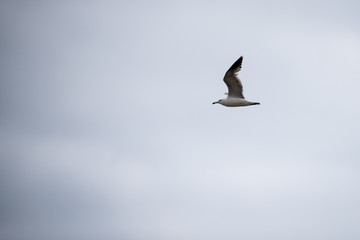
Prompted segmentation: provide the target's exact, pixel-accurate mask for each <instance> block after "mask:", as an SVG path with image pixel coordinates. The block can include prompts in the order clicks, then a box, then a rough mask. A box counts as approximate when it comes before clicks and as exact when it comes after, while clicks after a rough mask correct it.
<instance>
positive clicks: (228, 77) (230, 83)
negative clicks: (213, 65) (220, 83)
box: [224, 56, 244, 98]
mask: <svg viewBox="0 0 360 240" xmlns="http://www.w3.org/2000/svg"><path fill="white" fill-rule="evenodd" d="M242 60H243V57H242V56H241V57H240V58H239V59H238V60H237V61H236V62H235V63H234V64H233V65H232V66H231V67H230V68H229V70H227V72H226V73H225V76H224V82H225V84H226V86H227V87H228V89H229V93H228V96H229V97H237V98H244V95H243V86H242V84H241V81H240V79H239V78H238V76H237V73H238V72H239V71H240V70H241V64H242Z"/></svg>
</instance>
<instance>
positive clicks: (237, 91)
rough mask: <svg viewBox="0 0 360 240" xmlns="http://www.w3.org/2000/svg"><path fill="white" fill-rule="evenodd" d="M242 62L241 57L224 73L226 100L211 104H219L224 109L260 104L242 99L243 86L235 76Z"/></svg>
mask: <svg viewBox="0 0 360 240" xmlns="http://www.w3.org/2000/svg"><path fill="white" fill-rule="evenodd" d="M242 60H243V57H242V56H241V57H240V58H239V59H238V60H237V61H236V62H235V63H234V64H233V65H232V66H231V67H230V68H229V70H227V72H226V73H225V76H224V82H225V84H226V86H227V87H228V93H225V94H226V95H227V98H224V99H220V100H219V101H217V102H213V104H215V103H220V104H221V105H224V106H226V107H244V106H250V105H259V104H260V103H258V102H251V101H248V100H246V99H245V98H244V95H243V86H242V84H241V82H240V79H239V78H238V76H237V73H238V72H239V71H240V70H241V64H242Z"/></svg>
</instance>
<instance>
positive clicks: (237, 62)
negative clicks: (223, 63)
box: [229, 56, 243, 70]
mask: <svg viewBox="0 0 360 240" xmlns="http://www.w3.org/2000/svg"><path fill="white" fill-rule="evenodd" d="M242 60H243V56H241V57H239V59H238V60H236V62H234V64H233V65H231V67H230V68H229V70H234V69H236V68H241V64H242Z"/></svg>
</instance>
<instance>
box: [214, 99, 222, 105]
mask: <svg viewBox="0 0 360 240" xmlns="http://www.w3.org/2000/svg"><path fill="white" fill-rule="evenodd" d="M221 101H222V99H220V100H219V101H216V102H213V104H215V103H221Z"/></svg>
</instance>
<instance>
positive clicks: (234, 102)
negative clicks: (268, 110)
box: [213, 97, 260, 107]
mask: <svg viewBox="0 0 360 240" xmlns="http://www.w3.org/2000/svg"><path fill="white" fill-rule="evenodd" d="M215 103H220V104H221V105H224V106H226V107H245V106H250V105H258V104H260V103H257V102H251V101H248V100H246V99H243V98H236V97H227V98H224V99H220V100H219V101H217V102H214V103H213V104H215Z"/></svg>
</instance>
